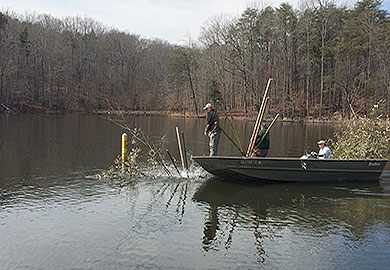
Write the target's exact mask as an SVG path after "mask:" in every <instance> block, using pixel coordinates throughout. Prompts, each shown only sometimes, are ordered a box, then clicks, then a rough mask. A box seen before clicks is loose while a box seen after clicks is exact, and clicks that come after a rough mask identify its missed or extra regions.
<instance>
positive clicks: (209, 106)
mask: <svg viewBox="0 0 390 270" xmlns="http://www.w3.org/2000/svg"><path fill="white" fill-rule="evenodd" d="M212 107H213V106H212V105H211V103H207V104H206V105H205V106H204V107H203V110H206V109H208V108H212Z"/></svg>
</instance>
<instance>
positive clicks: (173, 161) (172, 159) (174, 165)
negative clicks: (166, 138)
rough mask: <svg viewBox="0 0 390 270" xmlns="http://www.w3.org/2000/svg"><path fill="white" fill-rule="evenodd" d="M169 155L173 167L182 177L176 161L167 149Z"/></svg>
mask: <svg viewBox="0 0 390 270" xmlns="http://www.w3.org/2000/svg"><path fill="white" fill-rule="evenodd" d="M167 154H168V156H169V158H170V159H171V161H172V164H173V167H175V169H176V171H177V173H178V174H179V175H180V176H181V174H180V171H179V169H178V168H177V166H176V163H175V159H174V158H173V157H172V155H171V153H169V151H168V149H167Z"/></svg>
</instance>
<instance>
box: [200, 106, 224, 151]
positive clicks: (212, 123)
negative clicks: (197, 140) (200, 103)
mask: <svg viewBox="0 0 390 270" xmlns="http://www.w3.org/2000/svg"><path fill="white" fill-rule="evenodd" d="M203 110H205V111H206V112H207V117H206V127H205V128H204V135H206V136H208V137H210V144H209V145H210V157H212V156H216V155H217V151H218V143H219V137H220V135H221V129H220V128H219V127H218V123H219V117H218V113H217V112H216V111H215V110H214V109H213V106H212V105H211V103H207V104H206V105H205V106H204V108H203Z"/></svg>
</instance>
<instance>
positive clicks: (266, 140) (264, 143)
mask: <svg viewBox="0 0 390 270" xmlns="http://www.w3.org/2000/svg"><path fill="white" fill-rule="evenodd" d="M267 128H268V127H266V126H265V127H263V128H262V129H261V130H260V131H259V134H258V135H257V138H256V142H255V147H256V148H257V149H264V150H268V149H269V132H268V133H267V135H265V138H264V140H263V141H262V142H261V144H260V145H259V143H260V140H261V138H263V135H264V133H265V132H266V131H267Z"/></svg>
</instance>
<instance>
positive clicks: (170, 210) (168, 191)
mask: <svg viewBox="0 0 390 270" xmlns="http://www.w3.org/2000/svg"><path fill="white" fill-rule="evenodd" d="M204 121H205V120H204V119H183V118H168V117H142V116H137V117H129V118H128V123H129V124H130V125H131V126H136V127H141V128H142V130H143V131H144V133H145V134H146V135H147V136H148V137H149V138H150V141H153V142H158V141H159V140H160V138H161V136H163V135H166V140H167V142H166V148H167V149H169V151H170V152H171V153H172V155H174V156H175V157H176V158H177V159H178V151H177V144H176V137H175V127H176V126H177V127H179V128H180V130H184V131H185V138H186V146H187V148H188V149H190V152H191V154H194V155H204V154H207V152H208V141H207V137H205V136H204V135H203V127H204ZM236 124H237V129H238V130H239V133H240V137H241V138H242V140H243V141H245V142H247V141H248V140H249V137H250V133H251V129H252V126H253V124H254V123H253V121H244V120H241V121H237V123H236ZM223 125H224V126H225V127H226V129H228V128H227V127H228V126H227V124H226V123H223ZM337 128H338V127H337V126H334V125H331V124H326V125H325V124H322V125H321V124H306V125H305V124H302V123H282V122H278V123H277V124H276V125H275V127H274V128H273V129H272V132H271V149H270V153H269V155H272V156H290V157H294V156H295V157H296V156H300V155H302V154H303V153H304V152H310V151H316V150H317V146H316V142H317V141H318V140H319V139H322V138H331V137H332V136H333V133H334V131H335V130H336V129H337ZM122 133H123V130H122V129H121V128H119V127H118V126H116V125H114V124H113V123H112V122H109V121H107V120H106V119H103V118H101V117H98V116H90V115H80V114H72V115H58V116H57V115H50V116H49V115H0V269H389V268H388V262H389V258H390V184H389V183H385V182H381V183H371V184H369V183H357V184H341V183H335V184H330V183H326V184H276V185H262V184H259V183H242V182H238V181H235V180H234V179H229V180H221V179H217V178H213V177H212V176H211V175H209V174H207V173H206V172H204V171H203V170H202V169H201V168H199V167H197V166H195V165H194V164H193V166H192V170H191V173H190V175H189V177H188V178H185V177H178V176H174V177H168V176H166V175H165V174H164V171H162V170H155V171H153V173H154V174H155V177H137V178H133V179H121V180H119V179H114V178H113V179H110V178H99V177H97V174H98V173H99V172H101V171H103V170H105V168H107V167H108V166H110V165H112V164H113V161H114V159H115V158H116V156H117V155H118V154H119V153H120V147H121V141H120V140H121V134H122ZM219 153H220V154H221V155H238V154H239V152H238V151H237V150H236V149H235V148H234V146H232V145H231V143H230V142H229V141H228V140H227V139H226V137H224V136H222V138H221V141H220V148H219ZM167 161H168V158H167ZM140 163H141V166H143V165H142V164H143V160H142V158H141V159H140ZM171 169H173V168H171ZM172 172H174V171H173V170H172Z"/></svg>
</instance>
